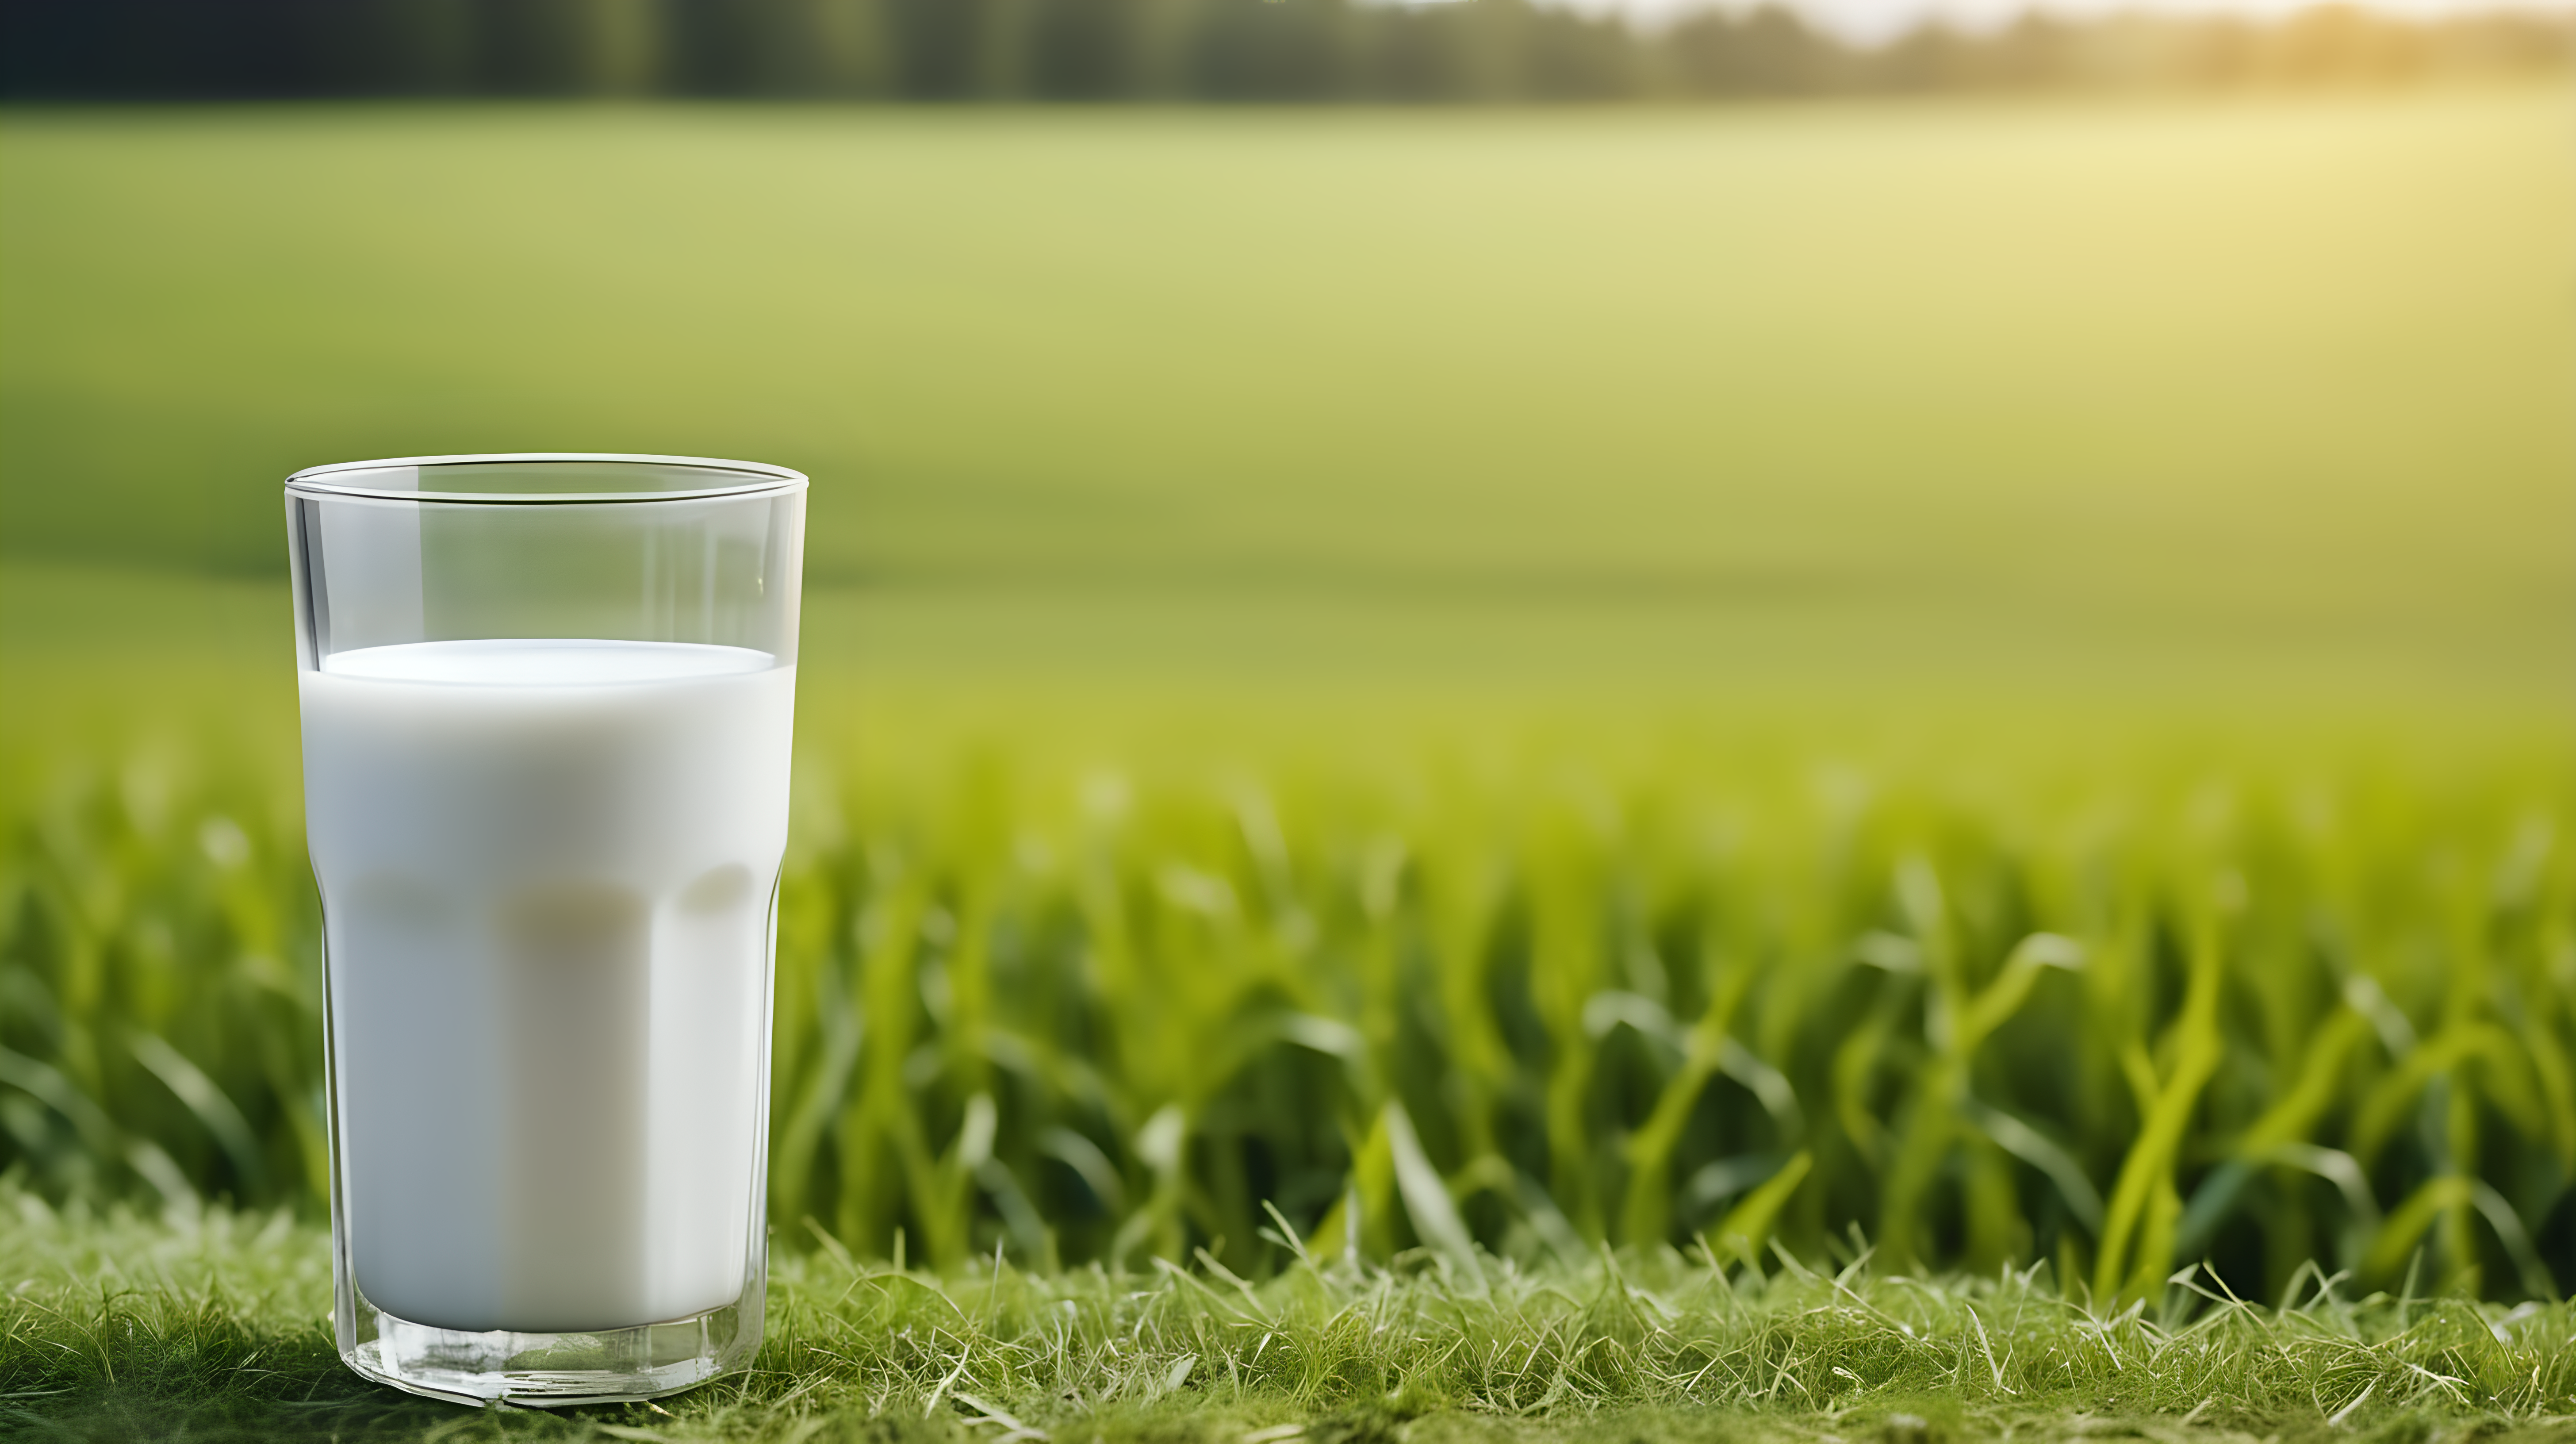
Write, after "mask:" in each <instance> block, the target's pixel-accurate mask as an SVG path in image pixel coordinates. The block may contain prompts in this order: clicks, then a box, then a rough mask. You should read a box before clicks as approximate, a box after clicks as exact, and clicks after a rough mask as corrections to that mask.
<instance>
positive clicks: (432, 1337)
mask: <svg viewBox="0 0 2576 1444" xmlns="http://www.w3.org/2000/svg"><path fill="white" fill-rule="evenodd" d="M805 490H806V481H805V478H804V477H803V476H802V475H800V474H798V473H796V472H793V471H788V470H785V469H784V468H780V467H775V466H762V465H758V464H755V463H750V462H741V461H711V460H705V459H701V458H695V457H675V456H611V455H556V454H544V455H517V456H426V457H411V458H405V459H400V460H392V461H364V462H353V463H349V464H345V465H339V466H322V467H314V468H312V469H310V470H306V471H299V472H297V473H296V474H295V475H293V476H291V477H289V478H287V482H286V516H287V540H288V546H289V548H290V551H291V555H292V559H293V577H294V585H295V593H294V595H295V639H296V663H297V668H298V674H297V675H298V681H299V686H300V692H301V702H302V716H303V730H304V788H305V820H306V833H307V841H308V845H309V848H310V851H311V855H312V862H313V874H314V878H315V880H316V882H317V883H318V884H319V886H320V889H321V895H322V915H323V940H324V976H325V987H326V1010H325V1031H324V1042H325V1047H326V1050H327V1059H326V1068H327V1073H328V1078H329V1093H328V1099H327V1102H328V1123H329V1134H330V1151H331V1170H330V1172H331V1243H332V1254H331V1258H332V1281H333V1305H332V1324H333V1327H334V1329H335V1330H336V1332H337V1336H338V1345H339V1350H340V1357H341V1358H342V1359H344V1360H346V1361H347V1362H348V1364H349V1367H351V1368H353V1369H355V1370H357V1371H358V1372H359V1373H361V1374H364V1375H366V1376H367V1377H369V1378H372V1379H379V1380H382V1381H383V1382H385V1383H388V1384H392V1385H394V1386H395V1387H397V1388H401V1389H408V1390H410V1391H412V1392H414V1393H418V1394H427V1395H431V1396H433V1397H437V1398H444V1399H454V1400H459V1401H464V1402H469V1403H471V1402H480V1401H483V1400H489V1399H507V1400H510V1401H512V1402H514V1403H522V1404H575V1403H587V1402H598V1401H608V1400H618V1399H641V1398H650V1397H653V1396H655V1395H659V1394H668V1393H671V1392H674V1391H676V1390H680V1389H685V1388H688V1387H689V1386H691V1385H693V1384H697V1383H700V1382H703V1381H704V1380H706V1379H709V1378H712V1377H714V1376H715V1375H717V1374H720V1373H723V1372H725V1371H727V1370H730V1369H734V1368H738V1367H740V1366H742V1365H743V1364H744V1363H746V1362H747V1361H748V1360H749V1358H750V1357H751V1354H752V1351H753V1350H754V1349H756V1348H757V1347H758V1346H759V1343H760V1328H761V1306H762V1298H763V1291H764V1290H763V1285H764V1280H765V1277H766V1274H767V1263H768V1250H767V1246H766V1240H767V1233H766V1230H765V1228H764V1218H763V1215H764V1213H765V1198H764V1192H765V1189H766V1185H767V1179H766V1172H765V1169H766V1157H767V1146H766V1144H767V1140H766V1132H767V1129H766V1119H767V1117H768V1111H769V1110H768V1080H769V1010H770V972H771V954H772V948H773V946H774V942H775V932H776V917H777V904H776V892H777V881H778V870H779V864H780V860H781V857H782V855H783V854H784V851H785V848H786V840H787V793H788V787H787V759H788V742H789V735H790V729H791V724H792V718H793V713H794V703H795V682H796V607H797V591H798V573H799V567H800V565H801V562H802V555H803V543H804V520H805Z"/></svg>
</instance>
